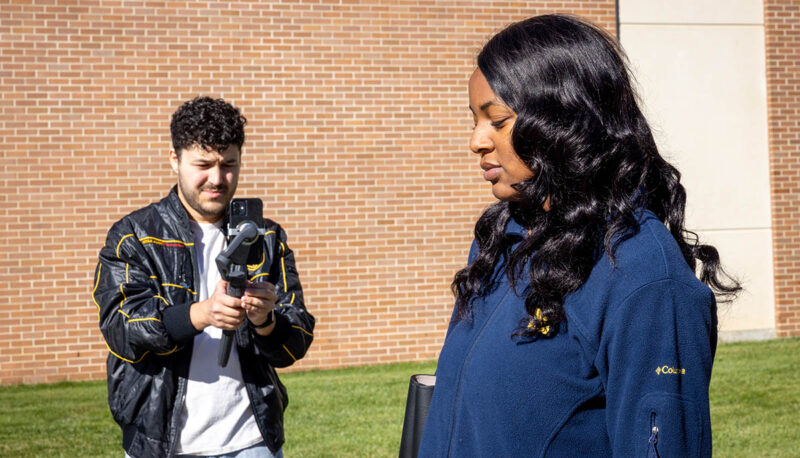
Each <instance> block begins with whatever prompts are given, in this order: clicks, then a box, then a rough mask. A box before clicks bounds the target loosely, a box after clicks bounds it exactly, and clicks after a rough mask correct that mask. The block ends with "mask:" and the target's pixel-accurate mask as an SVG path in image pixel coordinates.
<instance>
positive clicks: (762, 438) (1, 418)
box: [0, 339, 800, 458]
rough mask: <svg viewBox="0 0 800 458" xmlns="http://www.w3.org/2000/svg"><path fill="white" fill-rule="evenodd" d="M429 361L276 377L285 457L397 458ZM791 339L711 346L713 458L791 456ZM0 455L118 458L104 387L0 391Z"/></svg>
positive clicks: (795, 344) (795, 400) (798, 345)
mask: <svg viewBox="0 0 800 458" xmlns="http://www.w3.org/2000/svg"><path fill="white" fill-rule="evenodd" d="M434 367H435V364H434V363H433V362H425V363H413V364H393V365H386V366H370V367H359V368H353V369H342V370H331V371H309V372H300V373H289V374H283V375H282V376H281V378H282V379H283V381H284V383H285V384H286V386H287V387H288V389H289V395H290V397H291V400H290V403H289V409H288V410H287V413H286V428H287V432H286V439H287V443H286V445H285V447H284V452H285V454H286V456H287V457H347V456H352V457H365V456H370V457H371V456H387V457H389V456H397V449H398V446H399V442H400V430H401V428H402V420H403V409H404V407H405V396H406V391H407V389H408V377H409V376H410V375H411V374H415V373H432V372H433V370H434ZM798 374H800V339H784V340H773V341H767V342H748V343H736V344H725V345H720V346H719V349H718V351H717V359H716V362H715V365H714V376H713V379H712V382H711V420H712V425H713V430H714V431H713V432H714V450H715V455H716V456H723V457H728V456H741V457H749V456H785V457H797V456H800V440H798V437H800V433H798V431H800V375H798ZM0 406H2V409H3V411H2V415H0V456H3V457H5V456H14V457H33V456H37V457H38V456H109V457H117V458H119V457H120V456H121V455H122V452H121V449H120V447H119V443H120V433H119V429H118V428H117V426H116V424H115V423H114V422H113V420H112V419H111V415H110V414H109V412H108V408H107V405H106V388H105V383H104V382H90V383H60V384H54V385H36V386H12V387H0Z"/></svg>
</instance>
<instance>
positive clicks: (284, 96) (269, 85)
mask: <svg viewBox="0 0 800 458" xmlns="http://www.w3.org/2000/svg"><path fill="white" fill-rule="evenodd" d="M553 11H567V12H573V13H577V14H581V15H584V16H586V17H588V18H590V19H592V20H595V21H597V22H599V23H600V24H601V25H602V26H604V27H606V28H608V29H610V30H614V27H615V10H614V2H613V1H611V0H604V1H589V0H587V1H566V2H565V1H552V2H551V1H538V2H536V1H534V2H510V1H491V2H490V1H483V0H475V1H440V2H430V1H418V0H394V1H355V0H352V1H348V0H344V1H339V0H336V1H326V0H319V1H294V0H293V1H288V0H287V1H255V0H253V1H234V2H194V1H193V2H183V1H174V2H157V1H146V2H145V1H135V0H134V1H128V0H126V1H122V0H117V1H114V0H110V1H105V0H104V1H102V2H101V1H97V0H95V1H89V0H72V1H61V0H59V1H56V0H51V1H44V0H39V1H34V2H2V3H1V4H0V94H2V96H1V97H0V138H2V148H0V151H2V160H1V161H0V171H1V172H2V174H1V175H0V176H2V179H3V186H2V189H3V192H2V193H0V208H1V209H2V211H0V230H2V234H3V237H1V238H0V383H18V382H24V383H33V382H50V381H56V380H65V379H66V380H79V379H96V378H101V377H103V376H104V375H105V366H104V364H105V358H106V355H107V351H106V347H105V345H104V343H103V340H102V336H101V335H100V333H99V331H98V329H97V308H96V307H95V305H94V304H93V303H92V299H91V296H90V292H91V289H92V286H93V271H94V267H95V263H96V259H97V258H96V257H97V253H98V251H99V249H100V247H101V246H102V245H103V243H104V239H105V234H106V231H107V229H108V228H109V227H110V225H111V224H112V223H113V222H114V221H116V220H117V219H119V218H121V217H122V216H123V215H125V214H126V213H128V212H130V211H132V210H134V209H136V208H139V207H142V206H144V205H147V204H148V203H150V202H153V201H155V200H158V199H159V198H161V197H162V196H164V195H165V194H166V193H167V191H168V189H169V187H170V186H171V185H172V184H173V183H174V182H175V177H174V175H173V174H172V173H171V170H170V168H169V165H168V161H167V154H168V150H169V147H170V139H169V128H168V126H169V120H170V115H171V114H172V112H173V111H174V110H175V109H176V108H177V107H178V106H179V105H180V103H182V102H183V101H185V100H187V99H189V98H192V97H194V96H197V95H201V94H204V95H211V96H215V97H224V98H226V99H227V100H229V101H231V102H233V103H234V104H236V105H237V106H239V107H240V108H241V109H242V111H243V114H244V115H245V116H246V117H247V118H248V120H249V122H248V127H247V129H246V132H247V142H246V144H245V147H244V157H243V162H244V164H243V174H242V176H241V184H240V191H239V192H238V195H239V196H242V197H260V198H261V199H263V200H264V204H265V209H266V211H265V212H266V214H267V215H268V216H269V217H271V218H272V219H275V220H276V221H278V222H280V223H281V224H282V225H283V226H284V227H285V228H286V230H287V231H288V234H289V245H290V246H291V247H292V248H293V249H294V250H295V254H296V259H297V262H298V269H299V271H300V274H301V280H302V282H303V285H304V289H305V294H306V299H307V306H308V308H309V310H310V311H311V312H312V313H313V314H314V315H315V316H316V317H317V320H318V325H317V328H316V331H315V342H314V345H313V346H312V349H311V351H310V352H309V354H308V356H307V357H306V358H305V359H304V360H302V361H301V362H300V363H298V364H297V366H296V367H298V368H301V369H308V368H328V367H338V366H350V365H360V364H371V363H385V362H392V361H405V360H416V359H431V358H435V357H436V356H437V352H438V350H439V348H440V346H441V343H442V340H443V333H444V330H445V329H446V324H447V320H448V318H449V315H450V310H451V304H452V297H451V294H450V292H449V284H450V281H451V279H452V275H453V273H454V272H455V271H456V270H457V269H458V268H459V267H461V266H462V265H463V264H464V262H465V260H466V256H467V250H468V246H469V243H470V239H471V229H472V226H473V223H474V221H475V219H476V218H477V216H478V214H479V213H480V211H481V210H482V209H483V208H484V207H485V206H486V205H488V204H489V203H490V202H491V196H490V193H489V189H488V187H487V186H486V185H485V183H483V181H482V180H481V179H480V177H479V174H478V167H477V159H476V158H475V157H472V156H471V154H470V153H469V150H468V147H467V145H468V139H469V135H470V127H471V116H470V114H469V111H468V109H467V80H468V77H469V75H470V73H471V71H472V70H473V68H474V56H475V54H476V53H477V51H478V50H479V49H480V47H481V45H482V44H483V43H484V42H485V40H486V39H488V37H489V36H491V34H492V33H493V32H495V31H497V30H499V29H500V28H502V27H503V26H504V25H506V24H507V23H509V22H512V21H514V20H519V19H522V18H524V17H528V16H532V15H535V14H540V13H544V12H553Z"/></svg>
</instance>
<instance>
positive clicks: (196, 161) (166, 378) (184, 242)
mask: <svg viewBox="0 0 800 458" xmlns="http://www.w3.org/2000/svg"><path fill="white" fill-rule="evenodd" d="M246 122H247V121H246V119H245V118H244V117H243V116H241V115H240V113H239V110H238V109H237V108H235V107H233V106H232V105H230V104H228V103H226V102H225V101H223V100H222V99H216V100H215V99H211V98H208V97H198V98H196V99H194V100H190V101H188V102H186V103H184V104H183V105H182V106H181V107H180V108H179V109H178V111H176V112H175V113H174V114H173V116H172V122H171V125H170V130H171V133H172V145H173V149H171V150H170V155H169V160H170V164H171V165H172V169H173V170H174V171H175V173H176V174H177V181H178V182H177V186H175V187H173V188H172V190H171V191H170V192H169V194H168V195H167V197H165V198H164V199H162V200H161V201H160V202H157V203H154V204H151V205H149V206H147V207H145V208H142V209H140V210H137V211H135V212H133V213H131V214H129V215H127V216H125V217H124V218H123V219H122V220H120V221H118V222H117V223H116V224H114V226H113V227H112V228H111V230H110V231H109V232H108V237H107V239H106V245H105V247H104V248H103V249H102V250H101V251H100V256H99V258H100V262H99V263H98V265H97V270H96V273H95V286H94V290H93V291H92V298H93V300H94V302H95V304H96V305H97V307H98V310H99V318H100V330H101V331H102V333H103V336H104V338H105V341H106V344H107V346H108V349H109V356H108V360H107V369H108V403H109V406H110V408H111V412H112V414H113V416H114V420H116V421H117V423H119V425H120V427H121V428H122V443H123V448H124V449H125V451H126V454H127V455H128V456H131V457H153V456H174V455H176V454H178V455H200V456H220V455H222V456H236V457H245V456H267V457H271V456H278V457H280V456H282V451H281V446H282V444H283V442H284V435H283V411H284V409H285V408H286V404H287V401H288V399H287V397H286V390H285V388H284V386H283V385H282V384H281V383H280V381H279V380H278V376H277V374H276V373H275V369H274V368H275V367H286V366H289V365H291V364H292V363H294V362H295V361H296V360H297V359H300V358H302V357H303V355H305V353H306V350H308V347H309V345H311V341H312V339H313V335H312V332H313V329H314V317H313V316H311V314H309V313H308V312H307V311H306V309H305V306H304V305H303V293H302V290H301V287H300V282H299V279H298V275H297V271H296V269H295V265H294V256H293V254H292V251H291V250H290V249H289V247H288V246H287V244H286V233H285V232H284V231H283V229H281V227H280V226H279V225H277V224H276V223H274V222H272V221H270V220H265V222H266V233H265V235H264V237H263V243H260V244H254V245H253V246H252V247H251V249H250V253H249V255H250V257H249V258H248V266H247V276H248V283H247V289H246V291H245V294H244V295H243V296H242V298H241V299H237V298H235V297H231V296H228V295H227V294H226V287H227V283H226V282H224V281H222V280H221V278H220V273H219V272H218V271H217V267H216V264H215V262H214V260H215V258H216V256H217V255H218V254H219V253H220V252H221V251H222V250H223V249H224V245H225V233H224V232H225V228H226V225H225V223H226V221H227V212H226V211H227V207H228V203H229V202H230V201H231V199H232V198H233V195H234V192H235V191H236V185H237V182H238V177H239V168H240V165H241V154H242V153H241V148H242V144H243V143H244V125H245V123H246ZM251 262H252V264H250V263H251ZM222 330H235V338H234V339H233V341H234V345H233V346H232V347H233V348H232V351H231V355H230V359H229V362H228V364H227V366H226V367H224V368H223V367H219V365H218V364H217V352H218V349H219V344H220V335H221V333H222Z"/></svg>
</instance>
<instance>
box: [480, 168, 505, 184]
mask: <svg viewBox="0 0 800 458" xmlns="http://www.w3.org/2000/svg"><path fill="white" fill-rule="evenodd" d="M502 171H503V169H502V168H501V167H492V168H489V169H486V170H484V171H483V179H484V180H486V181H494V180H496V179H498V178H499V177H500V172H502Z"/></svg>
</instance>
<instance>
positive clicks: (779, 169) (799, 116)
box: [764, 0, 800, 337]
mask: <svg viewBox="0 0 800 458" xmlns="http://www.w3.org/2000/svg"><path fill="white" fill-rule="evenodd" d="M764 25H765V35H766V37H765V38H766V47H767V49H766V57H767V94H768V102H767V103H768V110H769V133H770V135H769V146H770V172H771V180H772V227H773V242H772V243H773V252H774V265H775V320H776V329H777V334H778V336H780V337H786V336H800V111H798V106H800V76H798V75H800V3H798V2H797V1H793V0H765V1H764Z"/></svg>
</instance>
